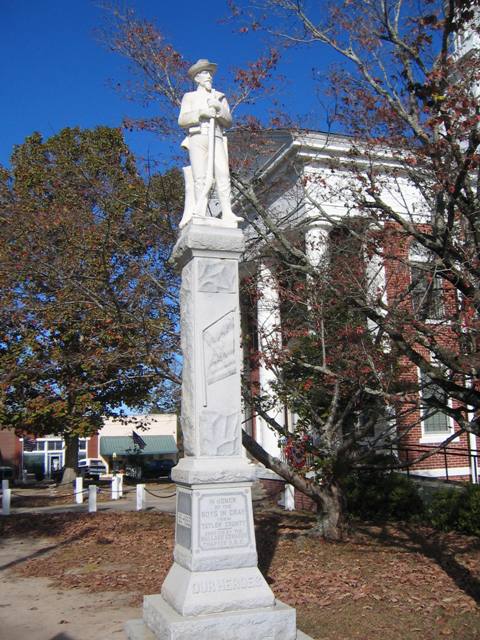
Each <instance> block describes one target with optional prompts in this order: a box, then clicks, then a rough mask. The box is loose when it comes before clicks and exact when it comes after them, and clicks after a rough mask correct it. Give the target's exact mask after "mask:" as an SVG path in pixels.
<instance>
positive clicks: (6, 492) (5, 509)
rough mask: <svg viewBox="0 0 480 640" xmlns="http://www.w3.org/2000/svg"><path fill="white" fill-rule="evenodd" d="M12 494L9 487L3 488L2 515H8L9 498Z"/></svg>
mask: <svg viewBox="0 0 480 640" xmlns="http://www.w3.org/2000/svg"><path fill="white" fill-rule="evenodd" d="M11 495H12V490H11V489H4V490H3V495H2V515H3V516H9V515H10V498H11Z"/></svg>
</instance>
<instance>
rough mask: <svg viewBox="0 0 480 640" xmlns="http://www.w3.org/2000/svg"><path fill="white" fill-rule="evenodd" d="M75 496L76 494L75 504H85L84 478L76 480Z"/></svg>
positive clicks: (80, 477) (79, 477)
mask: <svg viewBox="0 0 480 640" xmlns="http://www.w3.org/2000/svg"><path fill="white" fill-rule="evenodd" d="M73 491H74V494H75V502H76V503H77V504H82V503H83V478H82V476H78V477H77V478H75V488H74V490H73Z"/></svg>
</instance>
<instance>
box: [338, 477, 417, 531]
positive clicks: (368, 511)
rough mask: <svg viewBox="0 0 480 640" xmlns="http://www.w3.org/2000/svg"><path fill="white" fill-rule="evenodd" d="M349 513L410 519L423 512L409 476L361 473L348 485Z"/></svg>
mask: <svg viewBox="0 0 480 640" xmlns="http://www.w3.org/2000/svg"><path fill="white" fill-rule="evenodd" d="M346 500H347V508H348V511H349V513H351V514H352V515H356V516H358V517H360V518H364V519H368V520H372V519H373V520H389V519H395V520H410V519H411V518H412V517H418V516H419V515H420V514H422V513H423V503H422V500H421V498H420V495H419V493H418V490H417V488H416V486H415V484H414V483H413V482H412V481H411V480H409V478H407V477H406V476H403V475H400V474H388V473H379V472H368V473H359V474H356V475H355V476H351V477H350V478H349V480H348V482H347V484H346Z"/></svg>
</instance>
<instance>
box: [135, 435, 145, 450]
mask: <svg viewBox="0 0 480 640" xmlns="http://www.w3.org/2000/svg"><path fill="white" fill-rule="evenodd" d="M132 440H133V444H134V445H135V446H136V447H138V448H139V449H145V447H146V446H147V443H146V442H145V440H144V439H143V438H141V437H140V436H139V435H138V433H136V432H135V431H132Z"/></svg>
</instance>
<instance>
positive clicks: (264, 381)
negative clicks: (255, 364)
mask: <svg viewBox="0 0 480 640" xmlns="http://www.w3.org/2000/svg"><path fill="white" fill-rule="evenodd" d="M257 287H258V294H259V297H258V302H257V327H258V348H259V351H260V353H261V354H262V355H261V358H260V362H259V371H258V376H259V385H260V393H261V394H272V395H273V390H272V383H274V382H275V380H276V375H275V372H274V371H272V370H271V369H270V368H269V367H268V366H267V365H266V363H265V360H266V359H268V357H269V355H270V354H271V353H273V352H274V351H275V350H276V349H278V348H279V347H280V346H281V341H282V337H281V333H280V322H281V319H280V300H279V295H278V287H277V283H276V281H275V278H274V276H273V272H272V270H271V269H270V267H268V266H267V265H265V264H264V265H262V266H261V268H260V269H259V273H258V280H257ZM268 413H269V415H270V416H271V417H272V418H273V419H274V420H276V421H277V422H278V423H280V424H281V425H283V424H284V406H283V404H280V403H279V404H276V405H275V406H274V407H273V408H272V409H270V411H269V412H268ZM278 438H279V435H278V433H276V432H275V431H273V430H272V429H271V428H270V427H269V426H268V424H267V422H266V421H265V420H264V419H263V418H261V417H260V416H257V418H256V440H257V442H258V443H259V444H260V445H261V446H262V447H263V448H264V449H265V451H267V452H268V453H269V454H270V455H273V456H276V457H280V447H279V446H278Z"/></svg>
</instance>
